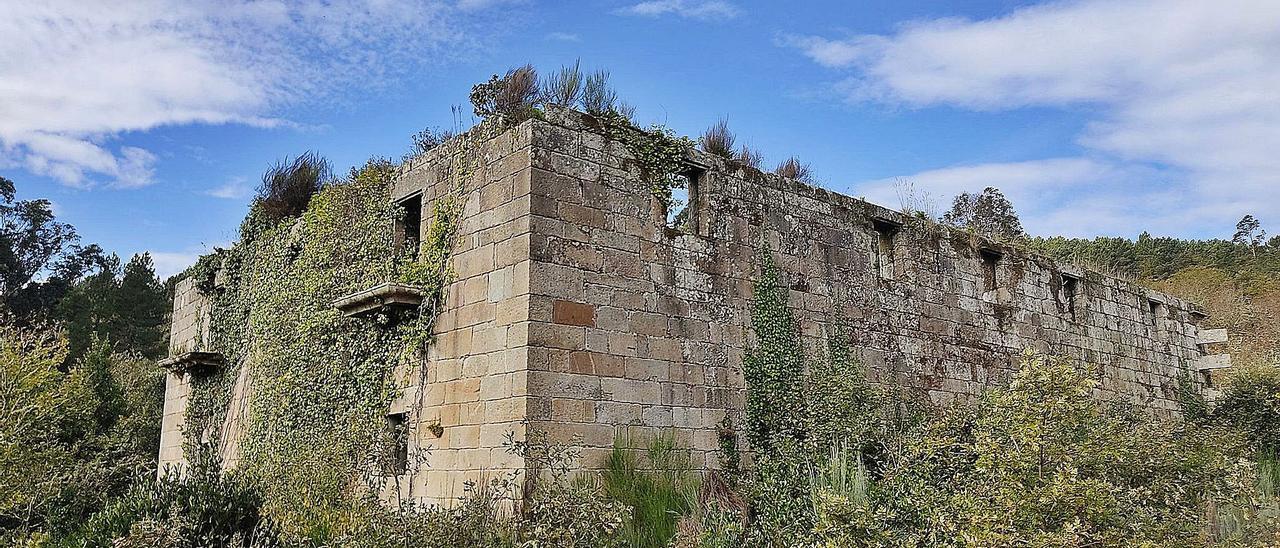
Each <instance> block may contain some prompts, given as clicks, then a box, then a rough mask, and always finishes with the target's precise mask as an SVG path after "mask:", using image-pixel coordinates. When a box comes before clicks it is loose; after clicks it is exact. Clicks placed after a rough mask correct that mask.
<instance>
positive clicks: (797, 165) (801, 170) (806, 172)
mask: <svg viewBox="0 0 1280 548" xmlns="http://www.w3.org/2000/svg"><path fill="white" fill-rule="evenodd" d="M773 172H774V173H776V174H778V175H781V176H783V177H786V178H788V179H795V180H797V181H800V182H802V183H808V184H815V183H816V182H817V180H816V179H815V178H814V176H813V170H812V169H810V168H809V164H804V163H801V162H800V160H799V159H798V158H796V157H795V156H792V157H790V158H787V159H786V160H783V162H782V163H780V164H778V167H776V168H774V169H773Z"/></svg>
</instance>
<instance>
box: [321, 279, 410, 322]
mask: <svg viewBox="0 0 1280 548" xmlns="http://www.w3.org/2000/svg"><path fill="white" fill-rule="evenodd" d="M424 293H425V291H423V289H422V288H420V287H417V286H412V285H406V284H401V283H396V282H384V283H380V284H378V285H375V286H373V287H371V288H369V289H366V290H364V291H357V292H355V293H352V294H350V295H346V296H343V297H339V298H337V299H335V300H334V301H333V307H334V308H337V309H338V311H340V312H342V315H343V316H347V317H360V316H368V315H371V314H374V313H377V312H387V311H391V310H395V309H400V310H408V309H412V308H417V307H418V305H421V304H422V297H423V294H424Z"/></svg>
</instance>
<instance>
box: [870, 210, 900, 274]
mask: <svg viewBox="0 0 1280 548" xmlns="http://www.w3.org/2000/svg"><path fill="white" fill-rule="evenodd" d="M871 227H872V228H873V229H875V232H876V242H875V264H876V272H877V273H879V275H880V277H881V278H883V279H886V280H892V279H893V277H894V273H895V270H894V253H893V251H894V239H895V236H897V235H898V231H899V230H901V229H902V225H899V224H897V223H894V222H892V221H887V220H884V219H872V220H871Z"/></svg>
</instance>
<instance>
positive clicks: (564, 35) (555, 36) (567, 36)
mask: <svg viewBox="0 0 1280 548" xmlns="http://www.w3.org/2000/svg"><path fill="white" fill-rule="evenodd" d="M547 40H555V41H557V42H581V41H582V38H581V37H579V36H578V35H577V34H574V33H571V32H550V33H547Z"/></svg>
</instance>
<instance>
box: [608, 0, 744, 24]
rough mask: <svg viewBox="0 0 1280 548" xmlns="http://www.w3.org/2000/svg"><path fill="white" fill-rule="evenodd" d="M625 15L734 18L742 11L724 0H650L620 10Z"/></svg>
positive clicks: (709, 18)
mask: <svg viewBox="0 0 1280 548" xmlns="http://www.w3.org/2000/svg"><path fill="white" fill-rule="evenodd" d="M618 12H619V13H622V14H624V15H641V16H646V17H658V16H661V15H676V16H679V17H686V18H690V19H708V20H711V19H732V18H734V17H737V16H738V15H740V14H741V13H742V12H741V10H739V9H738V7H737V6H735V5H733V4H732V3H729V2H726V1H723V0H702V1H699V0H649V1H646V2H640V3H638V4H632V5H630V6H627V7H624V8H622V9H621V10H618Z"/></svg>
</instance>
